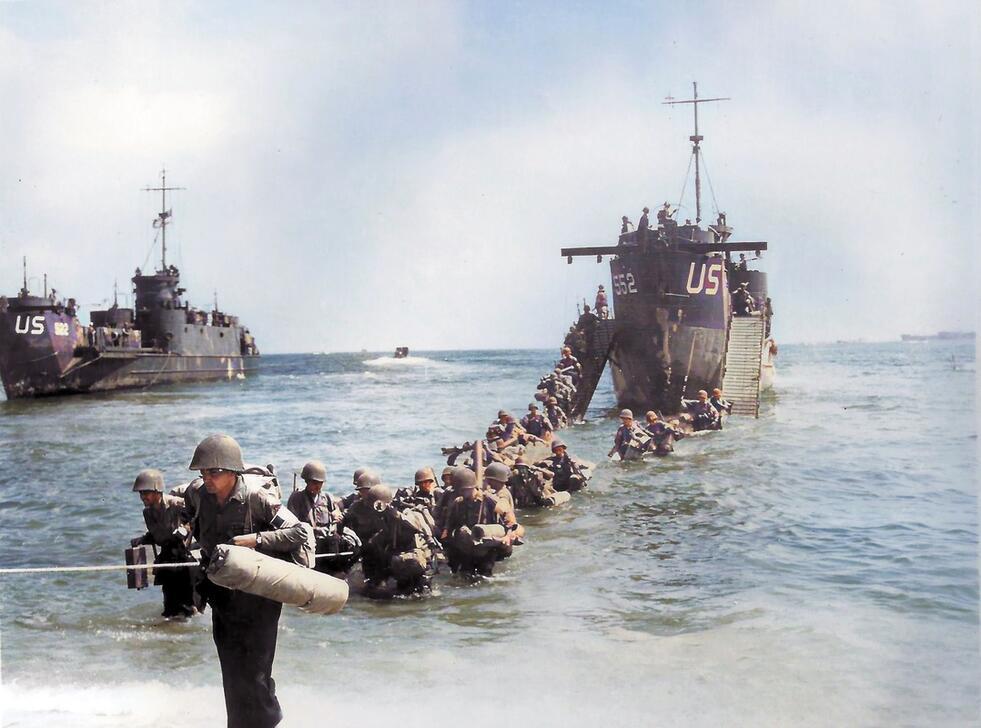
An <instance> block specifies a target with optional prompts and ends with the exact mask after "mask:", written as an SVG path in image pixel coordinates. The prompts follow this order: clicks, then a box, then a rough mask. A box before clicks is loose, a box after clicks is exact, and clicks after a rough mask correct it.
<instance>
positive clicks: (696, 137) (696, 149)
mask: <svg viewBox="0 0 981 728" xmlns="http://www.w3.org/2000/svg"><path fill="white" fill-rule="evenodd" d="M691 85H692V91H693V96H692V98H690V99H685V100H684V101H674V100H672V101H664V102H663V103H664V104H665V105H666V106H673V105H674V104H691V105H692V108H693V109H694V110H695V133H694V134H693V135H692V136H690V137H688V139H689V141H691V143H692V144H691V153H692V156H694V157H695V222H696V223H699V222H701V221H702V178H701V174H700V173H699V164H698V162H699V157H700V156H701V153H702V152H701V146H699V145H700V144H701V141H702V140H703V139H704V138H705V137H703V136H701V135H700V134H699V133H698V105H699V104H705V103H708V102H709V101H729V97H728V96H719V97H717V98H714V99H700V98H698V81H692V83H691ZM669 98H670V97H669Z"/></svg>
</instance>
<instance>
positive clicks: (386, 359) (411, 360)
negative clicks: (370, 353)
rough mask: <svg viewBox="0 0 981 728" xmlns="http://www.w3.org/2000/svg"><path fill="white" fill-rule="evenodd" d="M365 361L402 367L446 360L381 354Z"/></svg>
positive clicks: (377, 364) (380, 365)
mask: <svg viewBox="0 0 981 728" xmlns="http://www.w3.org/2000/svg"><path fill="white" fill-rule="evenodd" d="M364 363H365V365H366V366H369V367H388V368H401V367H418V366H432V365H434V364H437V365H438V364H443V363H444V362H440V361H436V360H434V359H428V358H426V357H424V356H406V357H403V358H401V359H396V358H395V357H394V356H380V357H378V358H377V359H368V360H366V361H365V362H364Z"/></svg>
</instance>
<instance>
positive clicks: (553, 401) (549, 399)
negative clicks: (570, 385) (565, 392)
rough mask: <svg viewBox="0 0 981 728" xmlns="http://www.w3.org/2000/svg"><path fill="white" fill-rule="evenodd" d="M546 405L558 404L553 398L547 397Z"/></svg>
mask: <svg viewBox="0 0 981 728" xmlns="http://www.w3.org/2000/svg"><path fill="white" fill-rule="evenodd" d="M548 403H549V404H558V403H559V400H557V399H556V398H555V397H549V398H548Z"/></svg>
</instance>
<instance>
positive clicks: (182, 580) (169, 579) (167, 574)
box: [156, 557, 194, 617]
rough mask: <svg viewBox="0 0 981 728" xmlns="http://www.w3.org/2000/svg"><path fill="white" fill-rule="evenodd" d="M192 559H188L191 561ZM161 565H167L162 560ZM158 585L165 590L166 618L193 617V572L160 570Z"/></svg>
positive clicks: (158, 572)
mask: <svg viewBox="0 0 981 728" xmlns="http://www.w3.org/2000/svg"><path fill="white" fill-rule="evenodd" d="M189 558H190V557H188V559H189ZM188 559H175V560H174V561H173V562H170V563H179V562H180V561H186V560H188ZM159 563H167V562H166V561H163V560H162V559H161V560H160V561H159ZM156 574H157V583H159V584H160V588H161V589H162V590H163V607H164V609H163V615H162V616H164V617H193V616H194V589H193V588H192V586H191V570H190V569H189V568H187V569H160V570H159V571H157V572H156Z"/></svg>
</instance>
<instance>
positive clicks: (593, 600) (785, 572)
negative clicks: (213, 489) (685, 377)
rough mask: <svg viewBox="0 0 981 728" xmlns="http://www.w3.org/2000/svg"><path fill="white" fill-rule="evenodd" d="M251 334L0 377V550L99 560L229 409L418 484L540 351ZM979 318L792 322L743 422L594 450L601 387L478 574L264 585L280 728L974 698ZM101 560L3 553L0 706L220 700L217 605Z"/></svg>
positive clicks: (181, 711)
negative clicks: (227, 351)
mask: <svg viewBox="0 0 981 728" xmlns="http://www.w3.org/2000/svg"><path fill="white" fill-rule="evenodd" d="M414 354H415V355H414V356H413V357H411V358H409V359H407V360H402V361H396V360H393V359H391V358H389V355H388V354H384V355H382V354H360V355H355V354H326V355H323V354H322V355H312V354H311V355H289V356H285V355H284V356H266V357H264V358H263V362H264V371H263V373H262V374H260V375H259V376H257V377H255V378H252V379H250V380H247V381H238V382H232V383H226V384H218V385H203V386H202V385H196V386H187V387H170V388H162V389H156V390H150V391H141V392H129V393H117V394H113V395H93V396H79V397H70V398H61V399H50V400H42V401H29V402H24V401H17V402H6V401H0V567H15V566H41V565H76V564H110V563H118V562H120V561H121V559H122V552H123V549H124V548H125V547H126V546H127V545H128V542H129V539H130V538H132V537H133V536H137V535H139V534H141V533H142V532H143V527H142V526H143V524H142V517H141V505H140V502H139V499H138V497H137V496H136V495H135V494H134V493H132V492H130V488H131V485H132V481H133V478H134V477H135V475H136V473H137V471H139V470H140V469H141V468H145V467H150V466H152V467H156V468H160V469H162V470H163V471H164V473H165V474H166V476H167V481H168V483H173V484H177V483H179V482H182V481H185V480H187V479H188V478H189V475H190V474H189V473H188V471H187V464H188V462H189V460H190V456H191V453H192V451H193V449H194V446H195V445H196V443H197V442H198V441H199V440H200V439H201V438H202V437H204V436H205V435H208V434H210V433H213V432H219V431H221V432H227V433H230V434H232V435H234V436H235V437H236V438H237V439H238V440H239V442H240V443H241V444H242V446H243V449H244V451H245V455H246V460H247V461H249V462H254V463H275V464H276V465H277V466H278V467H279V469H280V471H281V473H282V474H283V478H282V480H283V483H284V486H285V489H286V490H287V491H288V490H289V488H290V487H291V480H292V475H291V474H292V472H293V471H294V470H298V469H299V468H300V467H301V466H302V464H303V463H304V461H306V460H307V459H310V458H319V459H322V460H324V461H325V462H326V463H327V467H328V483H327V488H328V489H329V490H331V491H333V492H335V493H341V494H343V493H347V492H349V491H350V489H351V485H350V483H351V473H352V471H353V470H354V469H355V468H357V467H359V466H362V465H370V466H372V467H374V468H376V469H378V470H379V471H380V472H381V473H382V475H383V476H384V479H385V481H386V482H388V483H390V484H392V485H395V486H403V485H406V484H409V483H410V481H411V478H412V474H413V473H414V471H415V470H416V468H418V467H420V466H423V465H433V466H437V467H438V466H441V465H442V464H443V462H442V461H441V460H440V456H439V448H440V446H444V445H450V444H455V443H459V442H462V441H464V440H466V439H470V438H474V437H477V436H479V435H481V434H482V432H483V430H484V428H485V427H486V426H487V424H488V423H490V421H491V420H492V419H494V416H495V414H496V412H497V410H498V408H499V407H502V406H503V407H506V408H509V409H511V410H512V411H514V412H515V413H516V414H520V413H522V412H523V411H524V409H525V407H526V406H527V404H528V402H529V401H530V400H531V395H532V393H533V391H534V387H535V384H536V383H537V381H538V377H539V376H540V375H541V374H542V373H543V372H544V371H545V370H546V369H547V368H548V367H549V366H550V364H551V363H552V361H553V359H554V358H556V356H555V355H556V354H557V352H556V351H471V352H424V353H416V352H414ZM975 376H976V375H975V363H974V348H973V344H972V343H957V342H949V343H944V342H924V343H899V342H897V343H891V344H835V345H825V346H784V347H782V348H781V350H780V355H779V360H778V374H777V384H776V388H775V390H774V392H773V393H772V394H771V395H770V396H769V397H768V399H767V400H766V401H765V403H764V405H763V408H762V413H761V417H760V419H759V420H752V419H737V418H733V419H732V420H730V422H729V424H728V425H727V428H726V430H725V431H723V432H721V433H714V434H711V435H708V436H705V437H699V438H692V439H688V440H685V441H683V442H681V443H679V444H678V446H677V450H676V453H675V454H674V456H672V457H670V458H667V459H663V460H659V461H657V462H651V463H635V464H620V463H616V462H611V461H608V460H607V459H606V457H605V454H606V452H607V450H608V449H609V447H610V444H611V440H612V438H613V433H614V431H615V428H616V422H615V420H614V419H611V417H610V416H609V411H610V409H611V408H612V407H613V406H614V399H613V393H612V390H611V387H610V384H609V382H608V381H606V382H604V383H603V384H601V387H600V389H599V390H598V393H597V396H596V397H595V399H594V401H593V408H592V410H591V412H590V421H589V422H588V423H587V424H585V425H583V426H579V427H576V428H574V429H572V430H567V431H566V432H565V433H563V438H564V439H565V440H566V441H567V442H568V443H569V445H570V449H571V451H572V452H573V453H574V454H575V455H577V456H578V457H580V458H584V459H587V460H592V461H594V462H596V463H598V467H597V470H596V474H595V477H594V478H593V480H592V483H591V484H590V487H589V489H588V491H586V492H584V493H582V494H579V495H577V496H574V498H573V501H572V502H571V503H570V504H568V505H566V506H563V507H561V508H559V509H555V510H551V511H541V512H534V513H525V514H523V515H522V516H521V520H522V521H523V522H524V523H525V525H526V527H527V529H528V538H527V543H526V544H525V545H524V546H521V547H520V548H518V549H516V552H515V556H514V557H513V558H512V559H510V560H509V561H508V562H505V563H503V564H501V565H500V566H499V567H498V570H497V573H496V574H495V576H494V577H493V578H492V579H490V580H486V581H483V582H480V583H476V584H471V583H466V582H463V581H458V580H457V579H456V578H454V577H450V576H449V575H448V574H446V573H443V574H441V575H440V576H439V577H438V578H437V590H436V593H435V594H433V595H432V596H430V597H427V598H423V599H412V600H396V601H391V602H372V601H368V600H365V599H362V598H359V597H353V598H352V599H351V601H350V603H349V605H348V606H347V607H346V608H345V609H344V611H343V612H342V613H341V614H340V615H338V616H334V617H322V616H310V615H306V614H303V613H300V612H299V611H297V610H295V609H289V608H287V609H286V610H284V613H283V619H282V621H281V623H280V637H279V648H278V654H277V659H276V664H275V670H274V676H275V678H276V681H277V685H278V693H279V696H280V700H281V702H282V705H283V708H284V711H285V713H286V720H285V722H284V724H283V725H284V726H304V727H305V726H310V727H314V726H326V725H359V726H376V725H377V726H386V727H391V726H399V727H402V726H413V727H414V726H420V727H421V726H426V727H427V728H431V726H433V725H446V724H450V723H451V722H456V721H459V722H461V723H462V724H464V725H467V726H468V727H470V728H474V727H481V726H501V725H528V726H596V725H604V726H620V725H623V726H653V725H698V726H719V725H745V726H789V725H793V726H800V725H804V726H809V725H815V726H843V725H848V726H852V725H881V726H906V725H909V726H928V725H929V726H934V725H945V726H950V725H977V724H978V723H979V721H981V717H979V680H981V660H979V628H978V476H977V453H978V447H977V430H976V423H977V420H976V415H975V412H976V403H975ZM160 610H161V599H160V592H159V589H157V588H151V589H147V590H143V591H139V592H137V591H133V590H127V589H126V587H125V577H124V576H123V575H122V574H120V573H118V572H117V573H96V574H81V575H79V574H69V575H42V576H36V575H26V576H24V575H8V576H0V677H2V686H0V706H2V711H3V712H2V725H3V726H72V728H85V727H87V726H113V727H116V726H128V727H133V726H136V727H143V726H161V727H163V726H182V728H188V727H196V726H216V725H223V724H224V723H223V721H224V706H223V702H222V692H221V683H220V673H219V668H218V661H217V658H216V655H215V650H214V645H213V643H212V641H211V633H210V614H209V615H206V616H204V617H199V618H196V619H194V620H192V621H190V622H187V623H169V622H165V621H164V620H163V619H162V618H161V617H160V616H159V613H160Z"/></svg>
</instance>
